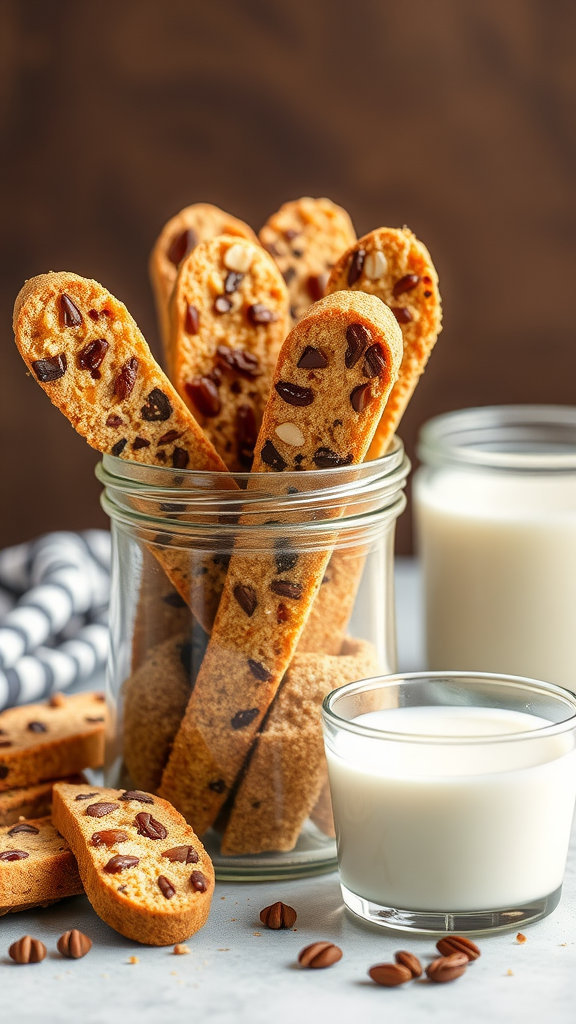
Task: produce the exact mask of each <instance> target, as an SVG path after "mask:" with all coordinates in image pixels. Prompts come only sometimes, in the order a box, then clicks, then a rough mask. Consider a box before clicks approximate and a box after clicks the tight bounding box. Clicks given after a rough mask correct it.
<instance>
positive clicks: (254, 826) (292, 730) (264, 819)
mask: <svg viewBox="0 0 576 1024" xmlns="http://www.w3.org/2000/svg"><path fill="white" fill-rule="evenodd" d="M379 671H380V669H379V665H378V656H377V653H376V649H375V648H374V647H373V646H372V644H369V643H367V641H365V640H348V641H346V643H345V644H344V649H343V652H342V654H341V655H338V656H333V655H330V654H298V653H297V654H295V655H294V657H293V659H292V661H291V663H290V668H289V669H288V672H287V673H286V676H285V678H284V680H283V681H282V685H281V686H280V690H279V692H278V693H277V694H276V697H275V699H274V701H273V703H272V706H271V708H270V710H269V712H268V716H267V718H266V721H265V723H264V727H263V729H262V731H261V732H260V733H259V734H258V737H257V739H256V742H255V744H254V746H253V748H252V750H251V752H250V755H249V759H248V765H247V767H246V769H245V772H244V774H243V776H242V778H241V781H240V785H239V787H238V791H237V793H236V795H235V797H234V802H233V805H232V810H231V813H230V818H229V820H228V824H227V826H226V831H225V832H224V836H223V838H222V846H221V849H222V853H225V854H231V855H232V854H242V853H264V852H267V851H271V850H292V849H294V846H295V845H296V841H297V839H298V836H299V835H300V831H301V829H302V825H303V824H304V822H305V820H306V818H307V817H308V815H309V813H310V811H311V809H312V808H313V807H314V805H315V803H316V801H317V799H318V796H319V794H320V791H321V789H322V785H323V783H324V780H325V777H326V756H325V754H324V742H323V739H322V718H321V714H320V708H321V705H322V701H323V700H324V698H325V697H326V696H327V694H329V693H330V691H331V690H335V689H336V688H337V687H339V686H343V685H344V684H345V683H351V682H355V680H357V679H367V678H369V677H370V676H374V675H377V674H378V672H379Z"/></svg>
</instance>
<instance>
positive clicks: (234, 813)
mask: <svg viewBox="0 0 576 1024" xmlns="http://www.w3.org/2000/svg"><path fill="white" fill-rule="evenodd" d="M409 468H410V466H409V462H408V460H407V458H406V456H405V454H404V449H403V446H402V442H401V441H399V440H398V439H395V441H394V443H393V445H392V446H391V449H390V451H389V453H388V454H387V455H386V456H384V457H383V458H381V459H379V460H377V461H374V462H369V463H363V464H361V465H359V466H343V467H338V468H334V469H325V470H321V471H313V472H305V473H297V472H291V473H287V472H284V473H262V474H259V475H258V476H257V477H256V475H252V476H250V475H249V474H229V473H207V472H196V471H194V470H190V471H188V470H173V469H168V468H158V467H156V466H154V467H152V466H146V465H142V464H140V463H133V462H129V461H127V460H122V459H118V458H114V457H112V456H109V455H105V456H104V457H103V460H102V462H101V464H100V465H99V467H98V470H97V475H98V478H99V479H100V481H101V482H102V484H103V485H104V492H103V497H102V503H103V507H104V509H105V511H106V512H107V513H108V514H109V516H110V518H111V521H112V542H113V558H112V592H111V603H110V633H111V657H110V664H109V672H108V696H109V700H110V706H111V711H112V714H111V719H112V721H113V725H112V727H111V730H112V731H111V735H110V736H109V741H108V744H107V755H106V781H107V784H108V785H111V786H122V787H126V788H135V789H141V790H145V791H151V792H159V793H160V795H161V796H165V797H166V798H167V799H169V800H171V802H173V803H174V804H175V805H176V806H177V807H178V808H179V809H180V810H181V811H182V812H183V813H184V814H185V816H186V817H187V818H188V819H189V820H190V823H191V824H192V826H193V827H194V828H195V830H196V831H198V832H199V833H204V842H205V843H206V846H207V848H208V850H209V852H210V855H211V856H212V858H213V860H214V864H215V867H216V870H217V874H218V877H220V878H229V879H257V878H271V877H291V876H298V875H306V874H315V873H319V872H322V871H328V870H333V869H334V868H335V866H336V848H335V841H334V824H333V819H332V811H331V804H330V795H329V789H328V783H327V768H326V762H325V755H324V748H323V741H322V725H321V706H322V701H323V700H324V698H325V697H326V695H327V694H328V693H329V692H330V691H331V690H333V689H334V688H335V687H338V686H340V685H343V684H345V683H348V682H351V681H352V680H356V679H363V678H369V677H371V676H373V675H378V674H380V673H382V672H392V671H394V669H395V666H396V639H395V618H394V590H393V586H394V584H393V559H394V554H393V551H394V528H395V521H396V518H397V516H398V515H399V514H400V513H401V512H402V510H403V509H404V507H405V496H404V493H403V488H404V485H405V482H406V477H407V474H408V472H409ZM231 559H232V561H231ZM229 566H230V569H229ZM295 566H297V569H294V567H295ZM303 568H305V570H306V571H305V573H303ZM227 573H228V575H229V578H228V583H225V580H226V577H227ZM267 573H268V576H266V574H267ZM298 573H300V576H299V577H298V578H299V579H301V580H302V579H304V580H305V582H304V585H303V587H302V586H301V585H300V584H298V583H294V582H291V579H290V577H291V575H292V579H294V578H295V577H296V576H297V574H298ZM270 574H272V578H271V582H270ZM231 577H233V580H232V582H231ZM310 580H311V581H312V582H313V583H314V589H313V590H312V591H310V593H311V596H312V595H313V600H312V601H311V602H310V601H308V599H306V601H308V604H309V605H310V606H309V608H308V611H307V614H305V611H303V610H302V605H303V604H304V606H305V608H306V605H305V602H304V601H300V600H299V598H300V594H299V591H300V589H303V595H302V596H304V597H305V595H306V594H307V593H309V590H308V581H310ZM221 593H223V594H224V599H223V601H222V606H221V607H220V612H218V608H219V602H220V595H221ZM184 598H185V599H184ZM223 609H224V610H223ZM217 612H218V618H217V619H216V625H215V626H214V619H215V616H216V614H217ZM224 620H226V622H227V623H229V624H230V626H229V629H224V628H223V626H222V623H223V622H224ZM236 623H239V624H240V625H241V628H242V630H243V633H242V637H243V639H242V643H243V644H245V643H246V637H248V643H250V642H251V640H250V635H251V631H252V630H253V629H254V631H255V632H254V635H255V636H257V638H258V643H259V645H260V646H258V648H257V651H256V649H255V652H256V653H255V652H251V651H250V650H248V651H246V648H245V647H243V648H242V652H241V660H240V661H239V660H238V659H239V658H240V653H239V644H240V641H239V640H238V637H237V636H236V633H235V627H236ZM262 637H264V640H263V639H262ZM290 638H292V639H290ZM254 643H256V640H254ZM262 644H264V646H262ZM266 645H267V646H266ZM247 653H248V654H250V653H252V657H248V658H246V654H247ZM267 657H268V660H267ZM270 659H276V660H275V662H274V664H275V665H276V666H277V672H276V675H277V678H278V680H280V679H281V681H280V683H279V685H278V684H277V683H275V682H274V679H275V678H276V677H272V678H271V674H270V672H268V671H266V670H265V669H266V665H268V666H269V665H270V664H271V660H270ZM282 659H284V660H282ZM247 665H248V669H249V671H248V669H247ZM284 667H287V671H285V674H283V672H284ZM255 705H257V706H255ZM199 737H200V739H199ZM213 764H214V765H217V766H218V769H219V771H218V772H217V773H214V772H212V774H210V771H211V770H212V768H211V766H212V765H213ZM207 766H208V767H207ZM198 793H199V794H200V795H199V796H198Z"/></svg>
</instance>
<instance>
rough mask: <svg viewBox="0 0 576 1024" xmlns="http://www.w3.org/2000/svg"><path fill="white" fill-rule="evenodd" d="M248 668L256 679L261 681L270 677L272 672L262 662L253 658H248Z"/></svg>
mask: <svg viewBox="0 0 576 1024" xmlns="http://www.w3.org/2000/svg"><path fill="white" fill-rule="evenodd" d="M248 668H249V669H250V671H251V673H252V675H253V676H254V678H255V679H258V681H259V682H261V683H265V682H266V681H267V680H268V679H271V678H272V673H271V672H269V671H268V669H267V668H265V667H264V665H263V664H262V662H260V661H255V660H254V658H248Z"/></svg>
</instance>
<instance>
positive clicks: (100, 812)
mask: <svg viewBox="0 0 576 1024" xmlns="http://www.w3.org/2000/svg"><path fill="white" fill-rule="evenodd" d="M117 810H118V804H112V803H106V801H104V800H100V801H99V802H98V803H96V804H90V805H89V806H88V807H87V808H86V814H87V815H88V816H89V817H90V818H103V817H104V816H105V815H106V814H112V811H117Z"/></svg>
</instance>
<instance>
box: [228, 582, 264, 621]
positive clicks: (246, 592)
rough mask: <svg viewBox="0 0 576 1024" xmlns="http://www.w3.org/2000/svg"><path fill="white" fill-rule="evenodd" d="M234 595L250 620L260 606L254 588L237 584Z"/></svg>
mask: <svg viewBox="0 0 576 1024" xmlns="http://www.w3.org/2000/svg"><path fill="white" fill-rule="evenodd" d="M232 593H233V594H234V597H235V598H236V600H237V602H238V604H239V605H240V607H241V609H242V611H244V612H246V615H247V616H248V618H250V617H251V616H252V615H253V614H254V612H255V611H256V607H257V605H258V598H257V596H256V591H255V590H254V587H251V586H250V585H249V584H248V583H237V584H236V586H235V587H234V590H233V591H232Z"/></svg>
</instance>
